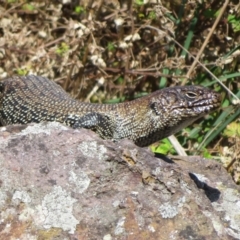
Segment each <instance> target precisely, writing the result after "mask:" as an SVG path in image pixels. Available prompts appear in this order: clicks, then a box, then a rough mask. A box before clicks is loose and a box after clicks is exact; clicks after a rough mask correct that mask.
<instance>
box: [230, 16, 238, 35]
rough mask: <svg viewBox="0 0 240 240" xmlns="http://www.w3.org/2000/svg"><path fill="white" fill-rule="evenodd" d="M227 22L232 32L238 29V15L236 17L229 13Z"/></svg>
mask: <svg viewBox="0 0 240 240" xmlns="http://www.w3.org/2000/svg"><path fill="white" fill-rule="evenodd" d="M228 22H229V23H230V24H231V25H232V28H233V31H234V32H239V31H240V17H237V16H236V15H233V14H229V15H228Z"/></svg>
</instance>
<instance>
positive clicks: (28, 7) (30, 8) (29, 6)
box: [22, 3, 35, 12]
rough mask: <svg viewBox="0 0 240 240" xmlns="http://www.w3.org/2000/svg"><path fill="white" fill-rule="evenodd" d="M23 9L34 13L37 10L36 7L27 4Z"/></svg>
mask: <svg viewBox="0 0 240 240" xmlns="http://www.w3.org/2000/svg"><path fill="white" fill-rule="evenodd" d="M22 9H23V10H25V11H29V12H32V11H34V10H35V7H34V6H33V5H32V4H30V3H26V4H24V5H23V6H22Z"/></svg>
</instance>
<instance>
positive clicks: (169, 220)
mask: <svg viewBox="0 0 240 240" xmlns="http://www.w3.org/2000/svg"><path fill="white" fill-rule="evenodd" d="M0 130H1V131H0V166H1V172H0V186H1V191H0V210H1V224H0V236H1V237H0V239H103V240H110V239H140V240H141V239H161V240H165V239H166V240H168V239H177V240H181V239H199V240H200V239H240V189H239V186H237V185H235V184H234V182H233V181H232V179H231V178H230V176H228V174H227V172H226V171H225V170H224V169H223V167H221V165H220V164H218V163H217V162H215V161H210V160H205V159H202V158H200V157H189V158H186V157H184V158H183V159H182V160H178V161H175V163H174V162H171V160H169V159H167V158H166V157H165V158H162V159H161V158H157V157H155V156H154V154H153V153H151V152H150V150H149V149H147V148H139V147H137V146H136V145H134V144H133V143H132V142H131V141H129V140H122V141H120V142H117V143H114V142H112V141H110V140H102V139H101V138H99V137H98V136H97V135H96V134H95V133H93V132H92V131H90V130H86V129H75V130H74V129H70V128H67V127H65V126H63V125H61V124H58V123H42V124H29V125H26V126H19V125H16V126H8V127H2V128H1V129H0Z"/></svg>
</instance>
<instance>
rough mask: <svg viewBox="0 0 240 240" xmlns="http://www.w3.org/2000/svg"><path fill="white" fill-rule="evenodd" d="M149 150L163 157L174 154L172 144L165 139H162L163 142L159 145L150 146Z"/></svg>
mask: <svg viewBox="0 0 240 240" xmlns="http://www.w3.org/2000/svg"><path fill="white" fill-rule="evenodd" d="M151 150H152V151H153V152H155V153H161V154H164V155H167V154H176V151H175V150H174V148H173V146H172V144H171V143H170V141H169V140H168V139H167V138H164V139H163V140H161V144H158V145H157V146H156V145H152V146H151Z"/></svg>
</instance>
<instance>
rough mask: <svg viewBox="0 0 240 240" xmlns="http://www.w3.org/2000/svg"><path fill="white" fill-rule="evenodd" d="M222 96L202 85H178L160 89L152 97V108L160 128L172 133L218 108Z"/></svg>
mask: <svg viewBox="0 0 240 240" xmlns="http://www.w3.org/2000/svg"><path fill="white" fill-rule="evenodd" d="M220 104H221V96H220V94H218V93H216V92H215V91H213V90H210V89H208V88H205V87H202V86H194V85H193V86H177V87H170V88H165V89H162V90H159V91H157V92H155V93H154V96H152V98H151V99H150V108H151V111H152V114H153V115H154V116H155V117H154V118H155V123H156V124H157V125H158V126H159V128H164V127H165V128H166V129H169V131H166V132H169V133H170V134H169V133H167V135H171V134H174V133H176V132H177V131H179V130H181V129H182V128H184V127H186V126H188V125H190V124H191V123H193V122H194V121H195V120H197V119H199V118H201V117H203V116H205V115H207V114H208V113H210V112H212V111H214V110H216V109H217V108H218V107H219V106H220Z"/></svg>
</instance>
